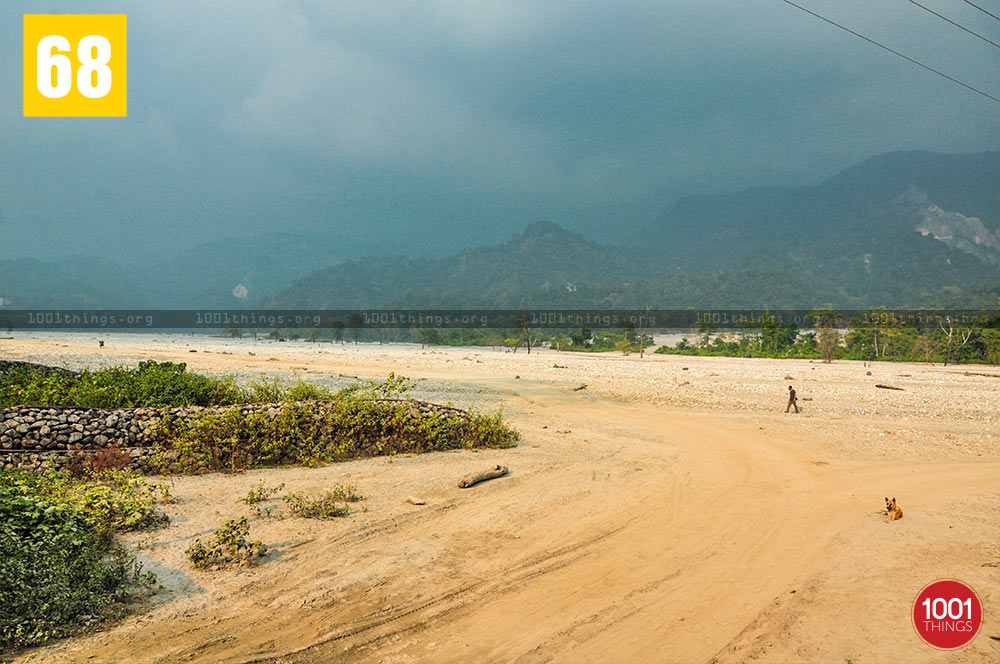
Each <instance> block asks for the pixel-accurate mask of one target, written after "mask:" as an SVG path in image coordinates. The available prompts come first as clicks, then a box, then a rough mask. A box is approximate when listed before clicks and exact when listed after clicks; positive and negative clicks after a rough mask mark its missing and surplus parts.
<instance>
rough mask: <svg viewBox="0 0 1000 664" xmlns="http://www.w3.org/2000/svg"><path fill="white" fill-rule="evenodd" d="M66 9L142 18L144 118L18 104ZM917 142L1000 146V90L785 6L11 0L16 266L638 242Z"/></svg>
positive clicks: (977, 57) (682, 1)
mask: <svg viewBox="0 0 1000 664" xmlns="http://www.w3.org/2000/svg"><path fill="white" fill-rule="evenodd" d="M799 4H802V5H803V6H806V7H808V8H809V9H811V10H813V11H816V12H817V13H820V14H822V15H824V16H827V17H829V18H831V19H833V20H836V21H838V22H840V23H842V24H844V25H846V26H848V27H850V28H852V29H854V30H856V31H858V32H861V33H862V34H865V35H866V36H869V37H872V38H873V39H876V40H878V41H881V42H882V43H884V44H886V45H888V46H891V47H893V48H895V49H897V50H899V51H901V52H903V53H905V54H907V55H909V56H911V57H913V58H916V59H918V60H920V61H923V62H925V63H926V64H928V65H931V66H933V67H935V68H937V69H940V70H942V71H944V72H946V73H948V74H949V75H951V76H954V77H955V78H958V79H961V80H962V81H964V82H966V83H968V84H970V85H973V86H975V87H978V88H980V89H983V90H985V91H987V92H989V93H991V94H993V95H994V96H997V97H1000V49H998V48H996V47H994V46H991V45H990V44H987V43H985V42H983V41H981V40H979V39H977V38H976V37H974V36H972V35H970V34H967V33H965V32H963V31H961V30H959V29H958V28H956V27H954V26H952V25H949V24H947V23H945V22H944V21H942V20H941V19H939V18H936V17H934V16H932V15H930V14H928V13H927V12H925V11H922V10H921V9H920V8H918V7H916V6H914V5H913V4H912V3H910V2H908V1H907V0H878V1H867V2H843V1H842V0H799ZM921 4H925V5H926V6H928V7H930V8H932V9H934V10H936V11H938V12H940V13H942V14H944V15H946V16H948V17H949V18H951V19H953V20H955V21H957V22H959V23H961V24H962V25H964V26H966V27H967V28H969V29H970V30H973V31H975V32H978V33H980V34H982V35H984V36H986V37H989V38H990V39H992V40H993V41H997V42H1000V21H997V20H995V19H993V18H990V17H989V16H986V15H985V14H983V13H981V12H979V11H977V10H976V9H975V8H973V7H971V6H969V5H968V4H966V3H965V2H962V0H922V2H921ZM977 4H980V5H981V6H983V7H984V8H987V9H990V10H991V11H993V13H995V14H998V15H1000V2H998V0H979V1H978V2H977ZM70 7H71V9H70ZM56 11H61V12H68V11H72V12H77V13H121V12H125V13H127V14H128V58H129V60H128V62H129V74H128V117H127V118H25V117H22V106H21V104H22V94H21V84H22V81H21V79H22V74H21V66H22V54H21V42H22V39H21V30H22V25H21V22H22V19H21V15H22V14H24V13H52V12H56ZM913 149H920V150H933V151H939V152H952V153H962V152H979V151H984V150H997V149H1000V104H997V103H995V102H992V101H989V100H987V99H985V98H983V97H981V96H978V95H976V94H974V93H973V92H970V91H968V90H966V89H964V88H962V87H959V86H958V85H956V84H954V83H952V82H949V81H947V80H944V79H942V78H940V77H938V76H935V75H934V74H932V73H930V72H928V71H925V70H923V69H921V68H919V67H917V66H916V65H913V64H911V63H908V62H905V61H903V60H901V59H899V58H897V57H896V56H894V55H891V54H889V53H887V52H885V51H883V50H881V49H878V48H876V47H874V46H872V45H870V44H868V43H866V42H864V41H862V40H860V39H858V38H857V37H854V36H851V35H849V34H847V33H845V32H843V31H841V30H838V29H837V28H835V27H833V26H831V25H829V24H827V23H824V22H822V21H820V20H818V19H816V18H814V17H812V16H809V15H807V14H805V13H803V12H801V11H799V10H797V9H795V8H794V7H791V6H789V5H788V4H786V3H784V2H782V1H781V0H740V1H736V0H731V1H721V0H662V1H660V2H634V1H632V0H613V1H608V2H604V1H599V0H598V1H595V0H592V1H588V2H575V1H567V0H564V1H561V2H552V1H547V0H531V1H527V0H526V1H524V2H514V1H506V0H494V1H488V0H414V1H403V0H400V1H397V2H391V1H390V2H374V1H371V2H368V1H365V2H359V1H354V2H335V1H333V0H284V1H263V0H261V1H257V0H242V1H241V2H238V3H236V2H209V1H205V0H198V1H192V2H188V1H183V0H171V1H170V2H162V1H159V2H148V1H141V0H130V1H129V2H122V1H119V2H104V1H98V0H93V1H86V0H81V1H78V2H72V3H69V2H64V1H57V0H48V1H47V2H38V1H21V0H5V2H4V3H3V5H2V7H0V260H2V259H6V258H12V257H20V256H36V257H59V256H65V255H71V254H86V255H99V256H103V257H104V258H107V259H110V260H114V261H117V262H120V263H125V264H130V263H134V264H142V263H143V262H144V261H149V260H156V259H157V258H159V257H163V256H166V255H168V254H170V253H173V252H175V251H177V250H180V249H184V248H187V247H190V246H193V245H196V244H198V243H201V242H205V241H210V240H215V239H219V238H225V237H234V236H252V235H258V234H263V233H273V232H283V233H307V234H323V235H339V236H344V237H348V238H354V239H362V240H365V241H367V242H379V241H382V240H384V241H385V242H386V244H387V245H389V244H392V245H395V246H398V245H399V244H403V245H405V246H410V247H412V249H413V252H414V253H430V254H435V253H436V254H440V253H444V252H448V251H453V250H458V249H462V248H465V247H467V246H472V245H475V244H481V243H492V242H497V241H503V240H506V239H509V238H510V236H511V235H513V234H515V233H517V232H520V231H521V230H523V228H524V227H525V226H527V225H528V224H530V223H532V222H534V221H538V220H541V219H546V220H549V221H553V222H555V223H558V224H560V225H562V226H564V227H566V228H569V229H572V230H577V231H580V232H582V233H584V234H585V235H587V236H588V237H591V238H594V239H597V240H601V241H619V242H621V241H623V236H634V235H635V234H636V232H637V229H641V228H643V227H645V226H646V225H647V224H649V223H652V222H653V221H655V220H656V218H657V217H658V215H659V214H661V213H662V212H663V210H665V209H666V208H667V207H668V206H669V205H670V204H671V203H672V202H673V201H675V200H676V199H677V198H679V197H682V196H687V195H692V194H703V193H722V192H728V191H734V190H739V189H744V188H749V187H756V186H789V185H801V184H814V183H817V182H819V181H821V180H823V179H824V178H826V177H829V176H831V175H833V174H835V173H836V172H838V171H839V170H841V169H843V168H847V167H849V166H851V165H853V164H856V163H858V162H860V161H863V160H864V159H867V158H869V157H872V156H875V155H878V154H881V153H884V152H889V151H894V150H913Z"/></svg>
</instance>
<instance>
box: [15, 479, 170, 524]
mask: <svg viewBox="0 0 1000 664" xmlns="http://www.w3.org/2000/svg"><path fill="white" fill-rule="evenodd" d="M0 489H3V490H8V491H12V492H14V493H16V494H17V495H20V496H24V497H26V498H30V499H37V500H42V501H45V502H46V503H49V504H52V505H55V506H57V507H60V508H65V509H67V510H70V511H72V512H74V513H76V514H79V515H80V516H82V517H84V518H86V519H88V520H89V521H90V523H91V524H92V525H93V526H94V528H95V529H97V530H98V531H99V532H101V533H105V534H112V533H115V532H121V531H135V530H144V529H146V528H153V527H156V526H159V525H162V524H164V523H165V522H166V520H167V517H166V515H164V514H163V513H161V512H160V511H159V510H158V509H157V506H158V505H159V504H160V503H164V502H169V500H170V490H169V487H167V485H165V484H162V483H158V482H150V481H148V480H147V479H145V478H144V477H142V476H141V475H139V474H138V473H136V472H135V471H132V470H127V469H125V470H105V471H102V472H95V473H92V474H89V475H87V476H85V477H82V478H81V477H76V476H74V475H73V474H72V473H70V472H69V471H66V470H63V471H55V470H52V471H49V472H46V473H30V472H25V471H18V470H12V471H3V472H0Z"/></svg>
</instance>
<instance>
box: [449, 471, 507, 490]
mask: <svg viewBox="0 0 1000 664" xmlns="http://www.w3.org/2000/svg"><path fill="white" fill-rule="evenodd" d="M507 472H508V470H507V466H495V467H493V468H490V469H489V470H484V471H482V472H479V473H472V474H469V475H466V476H465V477H463V478H462V479H460V480H459V481H458V488H460V489H468V488H469V487H470V486H475V485H476V484H479V483H480V482H485V481H486V480H492V479H496V478H498V477H503V476H504V475H506V474H507Z"/></svg>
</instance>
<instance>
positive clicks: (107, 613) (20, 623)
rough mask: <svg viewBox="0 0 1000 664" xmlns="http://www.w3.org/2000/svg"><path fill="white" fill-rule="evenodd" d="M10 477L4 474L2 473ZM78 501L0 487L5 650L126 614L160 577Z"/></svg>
mask: <svg viewBox="0 0 1000 664" xmlns="http://www.w3.org/2000/svg"><path fill="white" fill-rule="evenodd" d="M5 476H6V474H4V475H2V476H0V477H5ZM140 571H141V567H140V565H139V564H138V563H137V562H136V560H135V558H134V556H132V555H131V554H130V553H128V552H127V551H125V549H124V548H123V547H121V546H120V545H118V544H117V543H116V542H115V540H114V539H113V537H112V535H111V533H110V532H109V531H107V530H105V529H104V528H102V527H99V526H98V525H97V524H96V523H95V522H94V521H93V520H92V519H91V518H89V516H88V515H86V514H85V513H83V512H81V511H79V510H78V509H76V508H75V507H74V506H73V505H71V504H67V503H59V502H55V501H52V500H48V499H46V498H44V497H41V496H40V495H38V494H37V492H33V491H32V492H28V493H25V491H24V487H23V485H20V484H19V483H18V482H13V483H8V482H4V483H2V484H0V597H2V598H3V601H2V602H0V651H3V650H8V649H13V648H20V647H24V646H30V645H35V644H39V643H44V642H46V641H48V640H49V639H53V638H59V637H62V636H66V635H69V634H72V633H74V632H75V631H77V630H78V629H80V628H82V627H87V626H91V625H95V624H97V623H100V622H103V621H105V620H107V619H110V618H114V617H116V616H119V615H121V614H122V613H123V612H124V611H125V610H126V609H127V605H128V603H129V602H130V601H132V600H134V599H135V597H136V594H137V591H138V590H140V589H147V588H148V587H149V586H150V585H151V584H153V583H154V582H155V577H153V576H152V575H151V574H140Z"/></svg>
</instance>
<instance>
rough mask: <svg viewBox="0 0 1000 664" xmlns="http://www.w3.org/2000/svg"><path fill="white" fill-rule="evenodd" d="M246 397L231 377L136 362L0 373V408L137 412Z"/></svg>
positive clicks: (179, 365) (223, 402)
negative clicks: (72, 369) (22, 406)
mask: <svg viewBox="0 0 1000 664" xmlns="http://www.w3.org/2000/svg"><path fill="white" fill-rule="evenodd" d="M245 400H246V394H245V393H244V391H243V390H241V389H240V388H239V387H238V386H237V385H236V383H235V381H234V380H233V379H232V378H231V377H227V378H210V377H208V376H202V375H199V374H194V373H188V372H187V367H186V365H185V364H184V363H174V362H159V363H158V362H156V361H153V360H148V361H146V362H141V363H139V365H138V366H137V367H136V368H135V369H126V368H123V367H115V368H111V369H99V370H97V371H94V372H89V371H84V372H81V373H79V374H66V373H58V372H55V373H54V372H50V371H47V370H46V368H45V367H18V368H12V369H9V370H7V371H4V372H2V373H0V406H12V405H18V404H30V405H35V406H76V407H79V408H139V407H159V406H211V405H227V404H234V403H240V402H243V401H245Z"/></svg>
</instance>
